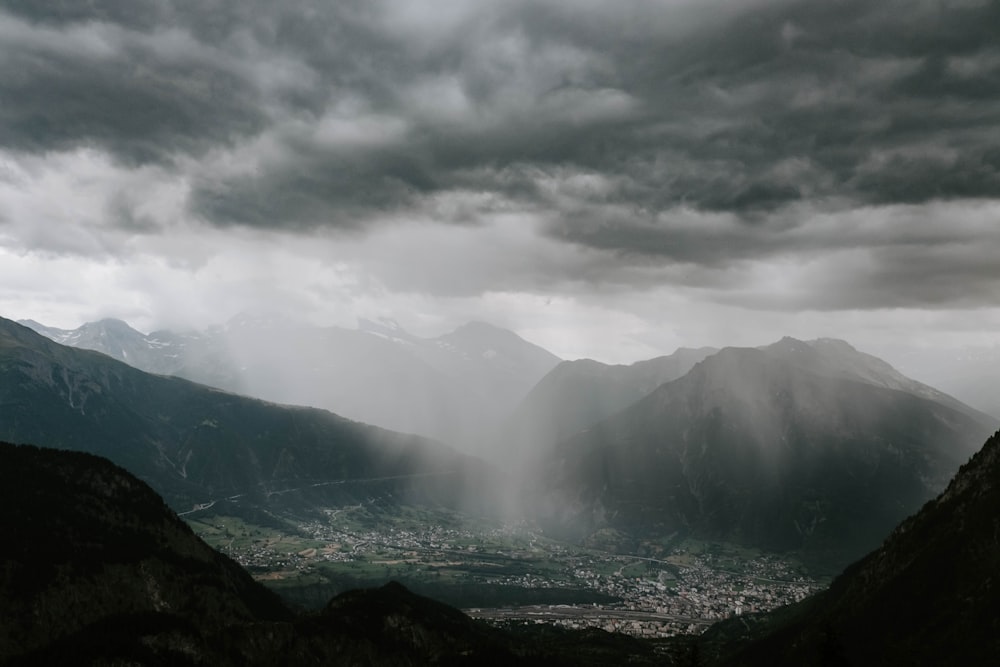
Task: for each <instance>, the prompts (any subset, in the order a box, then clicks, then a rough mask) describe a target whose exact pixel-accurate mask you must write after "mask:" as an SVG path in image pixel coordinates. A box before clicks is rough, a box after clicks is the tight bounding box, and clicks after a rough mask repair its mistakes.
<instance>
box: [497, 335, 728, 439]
mask: <svg viewBox="0 0 1000 667" xmlns="http://www.w3.org/2000/svg"><path fill="white" fill-rule="evenodd" d="M715 352H717V350H715V349H714V348H708V347H703V348H699V349H697V350H692V349H687V348H681V349H679V350H677V351H676V352H675V353H673V354H671V355H669V356H664V357H657V358H655V359H649V360H647V361H638V362H636V363H634V364H631V365H628V366H625V365H616V366H609V365H607V364H602V363H600V362H598V361H593V360H591V359H580V360H576V361H564V362H562V363H560V364H559V365H558V366H556V367H555V368H553V369H552V370H551V371H550V372H549V373H548V374H547V375H546V376H545V377H544V378H542V379H541V380H540V381H539V382H538V384H537V385H535V387H534V388H533V389H532V390H531V392H530V393H529V394H528V395H527V396H526V397H525V398H524V400H522V401H521V403H520V404H519V405H518V407H517V409H516V410H514V412H513V413H512V414H511V416H510V417H509V419H508V422H507V425H506V429H505V432H504V439H505V440H506V441H508V442H515V443H519V444H520V446H521V447H523V448H525V449H527V450H530V451H532V452H534V453H540V452H538V450H539V449H541V448H544V447H546V446H550V445H552V444H553V443H556V442H559V441H561V440H564V439H566V438H568V437H569V436H571V435H573V434H574V433H576V432H577V431H579V430H581V429H584V428H586V427H588V426H592V425H593V424H596V423H598V422H599V421H601V420H603V419H605V418H607V417H610V416H611V415H613V414H615V413H616V412H618V411H619V410H622V409H624V408H626V407H627V406H629V405H631V404H632V403H634V402H636V401H638V400H639V399H641V398H642V397H644V396H646V395H647V394H649V393H650V392H651V391H653V390H654V389H656V388H657V387H658V386H660V385H661V384H663V383H665V382H670V381H671V380H676V379H677V378H679V377H681V376H683V375H685V374H686V373H687V372H688V371H690V370H691V368H693V367H694V365H695V364H696V363H698V362H699V361H701V360H703V359H704V358H705V357H707V356H709V355H711V354H714V353H715Z"/></svg>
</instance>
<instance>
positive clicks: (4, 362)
mask: <svg viewBox="0 0 1000 667" xmlns="http://www.w3.org/2000/svg"><path fill="white" fill-rule="evenodd" d="M0 438H2V439H6V440H11V441H20V442H34V443H38V444H40V445H44V446H50V447H59V448H64V449H75V450H82V451H90V452H93V453H96V454H100V455H102V456H106V457H108V458H110V459H111V460H113V461H115V462H116V463H118V464H119V465H122V466H124V467H125V468H127V469H128V470H130V471H131V472H133V473H135V474H136V475H138V476H139V477H141V478H142V479H144V480H146V481H147V482H148V483H150V484H151V485H152V486H153V487H154V488H156V489H157V491H159V492H160V493H161V494H163V495H164V497H165V498H167V500H168V502H170V503H171V505H172V506H173V507H175V508H178V509H189V508H190V507H191V505H192V504H194V503H200V502H207V501H212V500H221V499H225V498H228V499H229V501H230V502H237V503H239V504H241V505H268V504H274V503H283V504H285V505H290V504H293V503H298V504H299V505H301V506H303V507H306V508H307V507H309V506H310V505H311V504H313V503H317V502H332V501H340V500H347V499H357V498H359V497H360V498H368V497H370V496H372V495H373V494H374V495H385V494H401V495H405V494H408V493H409V494H413V496H414V497H421V498H425V499H431V500H439V501H441V502H446V503H449V504H455V503H458V502H459V500H460V496H461V494H462V485H463V484H464V483H466V482H467V481H468V482H469V483H471V484H473V485H477V484H479V483H480V482H481V480H479V479H478V477H477V476H479V475H482V474H484V473H483V472H482V471H481V470H480V469H479V467H478V464H477V463H475V462H474V461H473V460H471V459H469V458H467V457H463V456H460V455H458V454H456V453H454V452H453V451H452V450H449V449H448V448H446V447H444V446H442V445H439V444H436V443H433V442H430V441H427V440H424V439H421V438H418V437H414V436H406V435H402V434H398V433H393V432H390V431H384V430H382V429H378V428H374V427H371V426H367V425H364V424H359V423H356V422H352V421H349V420H347V419H344V418H342V417H338V416H337V415H334V414H331V413H328V412H325V411H322V410H316V409H307V408H294V407H287V406H280V405H275V404H271V403H265V402H263V401H259V400H254V399H249V398H244V397H242V396H237V395H234V394H229V393H226V392H223V391H219V390H215V389H211V388H209V387H205V386H202V385H197V384H194V383H192V382H189V381H187V380H182V379H180V378H173V377H164V376H157V375H150V374H147V373H143V372H142V371H139V370H136V369H134V368H132V367H130V366H128V365H126V364H124V363H121V362H118V361H115V360H113V359H110V358H108V357H106V356H104V355H102V354H99V353H96V352H90V351H86V350H76V349H72V348H68V347H64V346H61V345H57V344H56V343H53V342H52V341H50V340H48V339H46V338H44V337H42V336H40V335H38V334H35V333H34V332H32V331H30V330H29V329H27V328H25V327H22V326H20V325H17V324H15V323H13V322H10V321H9V320H3V319H0ZM470 480H471V481H470ZM292 490H294V491H295V492H294V493H290V492H289V491H292Z"/></svg>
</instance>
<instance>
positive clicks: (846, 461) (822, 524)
mask: <svg viewBox="0 0 1000 667" xmlns="http://www.w3.org/2000/svg"><path fill="white" fill-rule="evenodd" d="M821 361H822V359H820V360H819V362H821ZM819 362H818V363H817V364H816V366H815V368H817V369H820V370H822V369H823V368H824V366H823V364H822V363H819ZM970 410H971V409H969V410H963V411H960V410H957V409H954V408H952V407H950V406H949V405H947V404H944V403H939V402H936V401H932V400H929V399H927V398H923V397H921V396H917V395H914V394H911V393H907V392H905V391H900V390H897V389H889V388H886V387H882V386H875V385H872V384H868V383H865V382H861V381H858V380H856V379H849V378H844V377H831V376H830V375H829V374H827V373H825V372H817V371H816V370H813V369H810V368H809V364H807V363H804V362H803V360H802V359H797V360H795V361H790V360H788V359H787V358H785V356H784V355H783V354H775V353H773V352H770V351H768V350H756V349H737V348H727V349H724V350H722V351H721V352H719V353H718V354H716V355H714V356H711V357H708V358H707V359H705V360H704V361H702V362H701V363H699V364H698V365H697V366H695V368H694V369H693V370H692V371H691V372H690V373H688V374H687V375H686V376H684V377H683V378H681V379H679V380H676V381H674V382H670V383H667V384H664V385H662V386H661V387H660V388H658V389H657V390H656V391H654V392H653V393H652V394H650V395H649V396H647V397H646V398H644V399H643V400H641V401H639V402H638V403H636V404H634V405H633V406H631V407H630V408H628V409H626V410H625V411H623V412H621V413H619V414H618V415H615V416H614V417H612V418H610V419H608V420H605V421H603V422H601V423H599V424H597V425H595V426H593V427H591V428H590V429H587V430H585V431H582V432H580V433H579V434H577V435H575V436H573V437H572V438H570V439H568V440H566V441H564V442H563V443H560V445H559V446H558V447H557V448H556V450H555V455H554V457H553V459H552V461H551V463H550V465H549V467H548V468H547V469H546V470H545V473H544V477H543V478H542V479H541V480H539V481H538V482H537V483H538V484H539V485H540V486H542V487H543V488H545V489H547V492H546V493H545V495H546V501H547V503H548V508H549V522H550V525H552V526H559V525H560V524H562V525H567V524H568V525H575V527H576V529H577V530H582V531H589V530H593V529H595V528H599V527H601V526H602V525H612V526H615V527H618V528H622V529H625V530H628V531H632V532H637V533H641V534H660V535H669V534H671V533H673V532H675V531H682V532H689V533H693V534H696V535H701V536H704V537H709V538H712V539H726V540H733V541H738V542H741V543H745V544H750V545H755V546H760V547H765V548H770V549H779V550H784V549H806V550H808V551H811V552H815V553H823V554H826V555H828V556H831V557H832V558H833V561H834V563H840V564H841V565H843V564H844V563H846V562H848V561H849V560H850V559H853V558H855V557H857V556H858V555H860V554H862V553H864V552H865V551H866V550H868V549H870V548H871V547H872V546H873V545H875V544H877V543H878V542H879V541H880V540H881V539H882V537H884V535H885V534H886V533H887V532H888V531H889V530H890V529H891V528H892V527H893V526H894V525H895V524H896V523H898V521H899V520H900V519H902V518H903V517H905V516H906V515H908V514H909V513H912V512H913V511H915V510H916V509H917V508H919V507H920V505H921V504H922V503H923V502H925V501H926V500H927V499H928V498H931V497H933V495H934V494H935V493H937V492H939V491H940V490H941V489H942V488H943V487H944V485H945V484H946V483H947V480H948V479H949V478H950V476H951V475H952V474H953V473H954V471H955V470H957V468H958V466H959V464H960V463H961V462H962V461H964V460H965V459H966V458H967V457H968V456H969V455H970V454H971V453H972V452H973V451H974V450H975V447H976V443H977V442H981V441H982V438H984V437H985V435H986V434H987V433H989V432H990V431H991V430H992V429H994V428H995V427H996V424H993V423H990V422H989V421H988V420H987V419H986V418H985V417H984V418H983V419H979V418H977V417H976V415H977V414H978V413H975V411H971V413H970Z"/></svg>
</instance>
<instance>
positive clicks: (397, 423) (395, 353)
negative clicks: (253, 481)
mask: <svg viewBox="0 0 1000 667" xmlns="http://www.w3.org/2000/svg"><path fill="white" fill-rule="evenodd" d="M22 324H24V325H25V326H28V327H30V328H32V329H34V330H35V331H37V332H39V333H41V334H43V335H45V336H46V337H48V338H50V339H52V340H54V341H56V342H58V343H61V344H64V345H69V346H72V347H78V348H82V349H89V350H95V351H98V352H102V353H104V354H107V355H108V356H111V357H114V358H115V359H118V360H119V361H123V362H125V363H128V364H129V365H131V366H134V367H136V368H138V369H140V370H144V371H147V372H150V373H157V374H165V375H176V376H178V377H183V378H186V379H189V380H193V381H195V382H199V383H202V384H207V385H209V386H214V387H219V388H222V389H226V390H229V391H234V392H237V393H240V394H246V395H250V396H255V397H257V398H263V399H266V400H271V401H277V402H281V403H291V404H296V405H308V406H312V407H318V408H324V409H328V410H331V411H333V412H336V413H337V414H341V415H343V416H345V417H349V418H351V419H356V420H359V421H363V422H366V423H371V424H376V425H378V426H382V427H384V428H390V429H393V430H398V431H403V432H407V433H417V434H420V435H424V436H427V437H433V438H437V439H441V440H445V441H447V442H449V443H451V444H454V445H456V446H459V447H460V448H463V449H465V450H466V451H473V452H475V453H477V454H483V453H484V452H482V451H479V450H478V446H479V443H480V442H481V441H482V435H483V434H484V433H487V432H489V431H490V430H491V429H493V428H495V426H496V425H497V424H498V423H499V420H500V418H501V416H503V415H505V414H506V413H507V412H508V411H509V410H511V409H512V408H513V407H514V405H516V404H517V402H518V401H519V400H521V399H522V398H523V397H524V395H525V394H527V392H528V391H529V390H530V389H531V387H533V386H534V385H535V383H536V382H538V380H539V379H541V378H542V377H543V376H544V375H545V374H546V373H547V372H548V371H549V370H551V369H552V368H553V367H554V366H555V365H556V364H557V363H558V362H559V359H558V357H556V356H555V355H553V354H551V353H549V352H547V351H546V350H544V349H542V348H540V347H538V346H537V345H533V344H531V343H529V342H527V341H525V340H523V339H522V338H520V337H519V336H517V335H516V334H514V333H513V332H511V331H508V330H506V329H501V328H499V327H494V326H492V325H489V324H485V323H481V322H472V323H469V324H466V325H464V326H462V327H459V328H458V329H456V330H455V331H454V332H452V333H449V334H445V335H443V336H439V337H437V338H420V337H418V336H414V335H412V334H409V333H408V332H406V331H404V330H403V329H402V328H400V327H399V325H397V324H396V323H395V322H392V321H388V320H382V321H379V322H373V321H369V320H361V321H360V323H359V328H358V329H344V328H340V327H326V328H320V327H312V326H307V325H302V324H296V323H293V322H290V321H287V320H284V319H280V318H268V317H255V316H250V315H240V316H237V317H236V318H233V319H232V320H231V321H229V322H228V323H227V324H226V325H224V326H220V327H213V328H210V329H208V330H206V331H201V332H190V333H184V334H178V333H173V332H170V331H156V332H153V333H150V334H148V335H147V334H142V333H141V332H139V331H136V330H135V329H132V328H131V327H129V326H128V325H127V324H126V323H125V322H122V321H120V320H112V319H106V320H101V321H99V322H91V323H87V324H84V325H83V326H81V327H79V328H77V329H74V330H62V329H55V328H52V327H46V326H44V325H42V324H39V323H38V322H34V321H30V320H26V321H23V322H22Z"/></svg>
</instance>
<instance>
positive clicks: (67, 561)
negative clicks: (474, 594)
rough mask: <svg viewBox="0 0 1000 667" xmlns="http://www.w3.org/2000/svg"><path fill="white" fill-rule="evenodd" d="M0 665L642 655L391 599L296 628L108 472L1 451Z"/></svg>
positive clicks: (141, 490)
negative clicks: (518, 631) (549, 638)
mask: <svg viewBox="0 0 1000 667" xmlns="http://www.w3.org/2000/svg"><path fill="white" fill-rule="evenodd" d="M0 525H2V526H3V527H4V544H5V547H6V548H4V549H2V550H0V664H4V665H18V666H21V665H23V666H33V665H73V666H78V665H120V664H127V665H137V666H142V665H148V666H154V665H155V666H163V667H166V666H173V665H205V666H208V665H211V666H213V667H220V666H221V667H227V666H233V667H236V666H241V667H242V666H247V665H249V666H254V665H260V666H261V667H264V666H270V665H278V664H293V665H309V664H316V665H332V664H337V665H342V664H355V665H386V666H396V665H400V666H403V665H406V666H416V665H435V664H436V665H511V664H525V665H619V664H623V663H628V664H637V665H651V664H662V662H661V661H660V660H659V659H658V657H657V656H656V655H655V654H654V652H653V650H652V647H651V646H650V645H648V644H646V643H644V642H641V641H639V640H633V639H629V638H618V639H614V638H610V637H609V636H607V635H605V634H604V633H597V634H594V633H575V634H574V633H570V632H566V631H564V632H561V633H558V632H557V633H555V634H556V635H557V636H558V639H559V641H557V642H543V641H541V640H540V639H537V638H536V637H534V636H531V635H527V636H520V635H513V634H510V633H506V632H502V631H500V630H497V629H495V628H491V627H489V626H486V625H484V624H481V623H479V622H477V621H474V620H473V619H471V618H469V617H467V616H465V615H464V614H462V613H461V612H459V611H458V610H456V609H453V608H450V607H447V606H446V605H443V604H440V603H438V602H434V601H433V600H430V599H427V598H424V597H421V596H418V595H414V594H413V593H411V592H409V591H407V590H406V589H405V588H403V587H402V586H400V585H398V584H388V585H386V586H383V587H382V588H379V589H374V590H365V591H352V592H348V593H345V594H343V595H341V596H338V597H337V598H334V599H333V600H331V601H330V603H329V604H328V605H327V607H326V608H325V609H324V610H323V611H321V612H319V613H316V614H301V615H295V614H293V613H292V612H290V611H289V610H288V609H286V608H285V607H284V606H283V605H282V603H281V602H280V601H279V600H278V599H277V598H276V597H275V596H274V595H273V594H271V593H270V592H269V591H267V590H266V589H265V588H264V587H263V586H261V585H259V584H258V583H256V582H254V581H253V580H252V579H251V578H250V576H249V575H248V574H247V573H246V572H245V571H243V570H242V569H241V568H240V567H239V566H238V565H236V563H234V562H233V561H231V560H229V559H228V558H226V557H225V556H222V555H221V554H218V553H217V552H215V551H213V550H212V549H210V548H209V547H208V546H207V545H206V544H205V543H204V542H202V541H201V540H199V539H198V538H197V537H196V536H195V535H194V534H193V533H192V532H191V530H190V529H189V528H188V527H187V526H186V525H185V524H184V523H183V522H182V521H181V520H180V519H178V518H177V516H176V515H174V513H173V512H171V511H170V510H169V508H167V507H166V505H165V504H164V503H163V501H162V500H161V499H160V498H159V497H158V496H157V495H156V494H155V493H154V492H153V491H152V490H151V489H150V488H149V487H148V486H147V485H146V484H144V483H143V482H141V481H139V480H138V479H136V478H135V477H134V476H132V475H131V474H129V473H128V472H126V471H125V470H123V469H121V468H119V467H117V466H115V465H114V464H112V463H110V462H109V461H107V460H106V459H102V458H100V457H96V456H92V455H89V454H84V453H79V452H66V451H58V450H51V449H41V448H38V447H34V446H28V445H21V446H15V445H10V444H7V443H0Z"/></svg>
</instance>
